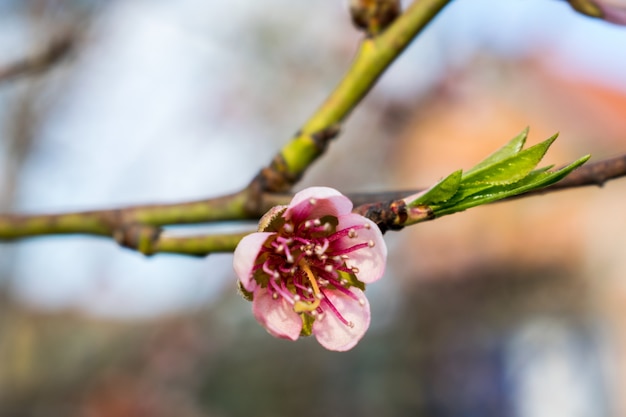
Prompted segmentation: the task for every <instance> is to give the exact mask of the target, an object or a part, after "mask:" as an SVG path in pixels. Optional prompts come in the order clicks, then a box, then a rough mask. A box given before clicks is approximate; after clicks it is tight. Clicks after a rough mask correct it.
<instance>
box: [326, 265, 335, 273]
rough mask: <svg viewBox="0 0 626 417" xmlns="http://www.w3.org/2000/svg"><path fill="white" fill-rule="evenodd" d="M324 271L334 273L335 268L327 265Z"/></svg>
mask: <svg viewBox="0 0 626 417" xmlns="http://www.w3.org/2000/svg"><path fill="white" fill-rule="evenodd" d="M324 271H326V272H333V266H332V265H326V266H325V267H324Z"/></svg>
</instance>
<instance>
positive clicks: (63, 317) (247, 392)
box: [0, 0, 626, 417]
mask: <svg viewBox="0 0 626 417" xmlns="http://www.w3.org/2000/svg"><path fill="white" fill-rule="evenodd" d="M62 33H72V34H73V35H72V36H73V37H74V39H75V40H76V42H77V44H76V45H77V46H76V47H75V49H74V50H73V51H72V53H71V54H70V56H69V57H67V58H66V59H64V60H63V61H62V62H61V63H59V64H58V65H55V66H54V67H53V68H51V69H49V70H48V71H45V72H43V73H41V74H37V75H30V76H25V77H21V78H19V79H15V80H12V81H11V82H5V83H2V84H0V131H1V132H2V133H1V135H0V207H1V208H2V211H4V212H50V211H69V210H80V209H91V208H98V207H114V206H120V205H130V204H137V203H149V202H174V201H182V200H190V199H196V198H202V197H206V196H213V195H219V194H221V193H226V192H231V191H235V190H237V189H239V188H241V187H243V186H245V185H246V184H247V182H248V181H249V180H250V178H251V177H252V176H253V175H254V174H255V173H256V172H257V171H258V169H259V168H260V167H262V166H264V165H265V164H267V163H268V161H269V160H270V158H271V157H272V155H273V154H274V153H275V152H276V151H277V149H278V148H279V147H280V146H281V145H282V144H284V143H285V142H286V141H287V140H288V139H289V137H290V136H291V135H292V134H293V133H294V132H295V131H296V130H297V128H298V127H299V125H300V124H301V123H302V122H303V121H304V120H306V118H307V117H308V116H309V115H310V114H311V113H312V112H313V111H314V110H315V108H316V107H317V106H318V105H319V104H320V103H321V101H322V100H323V99H324V97H325V96H326V95H327V94H328V92H329V91H330V90H331V89H332V87H333V86H334V85H335V84H336V83H337V82H338V80H339V79H340V77H341V76H342V74H343V72H344V71H345V69H346V68H347V67H348V65H349V63H350V60H351V58H352V56H353V55H354V52H355V49H356V46H357V43H358V40H359V37H360V35H359V34H358V33H357V32H356V31H355V30H354V28H353V27H352V26H351V23H350V19H349V16H348V14H347V6H346V2H344V1H340V0H326V1H316V2H313V1H300V2H295V1H290V0H262V1H261V0H233V1H229V2H224V1H216V0H210V1H201V0H183V1H177V2H174V1H165V0H150V1H148V0H124V1H122V0H118V1H104V0H100V1H96V0H92V1H89V0H65V1H62V0H56V1H54V0H47V1H45V0H23V1H17V0H16V1H10V0H0V67H2V66H3V65H6V64H9V63H11V62H14V61H15V60H17V59H20V58H21V57H23V56H25V55H29V54H32V53H34V52H36V51H37V50H39V49H41V48H44V47H45V46H46V45H47V44H49V42H50V41H51V39H54V38H55V37H56V36H59V35H60V34H62ZM624 45H626V29H624V28H620V27H616V26H612V25H610V24H606V23H604V22H602V21H596V20H592V19H589V18H586V17H584V16H580V15H577V14H576V13H574V12H573V11H572V10H571V9H570V8H569V7H568V5H567V4H566V3H565V2H563V1H557V0H523V1H522V0H507V1H498V2H495V1H492V0H472V1H459V2H452V3H451V4H450V5H449V6H448V7H447V8H446V9H445V10H444V12H443V13H442V14H441V15H440V16H438V17H437V19H436V20H435V21H434V22H433V23H432V24H431V25H430V26H429V27H428V29H427V30H426V31H425V32H424V33H423V34H422V35H421V36H420V37H419V38H418V39H417V40H416V41H415V42H414V43H413V44H412V45H411V47H410V48H409V50H408V51H407V52H406V53H405V54H404V55H403V56H402V57H401V58H400V59H399V61H398V62H396V63H395V64H394V65H393V66H392V67H391V68H390V70H389V71H388V72H387V73H386V74H385V75H384V76H383V78H382V79H381V81H380V83H379V84H378V85H377V87H376V88H375V89H374V90H373V91H372V93H371V94H370V95H369V96H368V97H367V99H366V100H365V101H364V102H363V103H362V104H361V106H360V107H359V108H358V109H357V110H356V111H355V112H354V113H353V115H352V116H351V117H350V119H349V120H348V122H347V123H346V124H345V126H344V130H343V134H342V136H341V137H340V138H339V139H338V140H337V141H335V142H334V143H333V144H332V145H331V147H330V148H329V152H328V154H327V155H325V156H324V157H323V158H322V159H321V160H320V161H318V162H317V163H316V164H315V166H314V167H313V168H312V169H311V170H310V172H309V173H307V175H306V177H305V178H304V180H303V181H302V183H301V184H300V185H299V187H300V188H301V187H304V186H308V185H327V186H332V187H335V188H338V189H340V190H342V191H344V192H349V191H381V190H389V189H402V188H417V187H422V186H426V185H429V184H431V183H433V182H434V181H436V180H437V179H439V178H441V177H442V176H444V175H446V174H448V173H450V172H452V171H453V170H456V169H459V168H469V167H471V166H472V165H473V164H474V163H476V162H477V161H479V160H480V159H481V158H482V157H484V156H486V155H487V154H489V153H490V152H492V151H493V150H495V149H497V148H498V147H499V146H500V145H502V144H503V143H505V142H506V141H507V140H508V139H510V138H511V137H513V136H514V135H515V134H517V133H518V132H519V131H520V130H522V129H523V128H524V127H525V126H527V125H529V126H530V127H531V136H530V139H529V142H530V143H536V142H539V141H540V140H543V139H545V138H546V137H548V136H549V135H551V134H553V133H554V132H556V131H560V132H561V137H560V139H559V140H558V141H557V142H556V144H555V145H554V146H553V149H552V150H551V152H550V154H549V155H548V157H547V158H546V162H547V163H555V164H559V165H560V164H563V163H565V162H567V161H570V160H572V159H575V158H577V157H579V156H581V155H583V154H587V153H592V154H593V159H594V160H599V159H603V158H607V157H611V156H615V155H618V154H620V153H623V152H624V151H625V150H626V53H624ZM625 192H626V181H624V180H616V181H613V182H610V183H608V184H607V185H606V186H605V187H604V188H602V189H600V188H586V189H578V190H572V191H566V192H560V193H555V194H550V195H545V196H541V197H533V198H528V199H521V200H516V201H513V202H507V203H500V204H495V205H492V206H489V207H480V208H476V209H472V210H470V211H469V212H466V213H460V214H456V215H454V216H450V217H446V218H443V219H439V220H437V221H434V222H431V223H428V224H422V225H418V226H415V227H411V228H409V229H406V230H403V231H401V232H398V233H389V234H388V235H387V236H386V241H387V242H388V245H389V250H390V259H389V264H388V268H387V272H386V274H385V277H384V279H382V280H381V281H380V282H378V283H376V284H373V285H371V286H369V288H368V294H369V298H370V300H371V305H372V312H373V318H372V326H371V329H370V331H369V332H368V333H367V335H366V336H365V338H364V339H363V340H362V341H361V342H360V344H359V345H358V346H357V347H356V348H355V349H353V350H352V351H350V352H347V353H341V354H340V353H333V352H327V351H324V350H323V349H322V348H321V347H320V346H319V345H317V344H316V342H315V340H309V339H307V340H300V341H298V342H296V343H290V342H286V341H281V340H276V339H274V338H272V337H270V336H269V335H267V334H266V332H265V331H264V329H263V328H261V327H260V326H259V325H258V324H257V323H256V322H255V321H254V319H253V317H252V315H251V314H250V305H249V304H248V303H247V302H246V301H244V300H243V299H241V298H240V297H239V296H238V295H237V294H236V290H235V288H236V286H235V277H234V273H233V271H232V267H231V262H232V257H231V256H230V255H211V256H209V257H207V258H205V259H196V258H186V257H182V256H164V255H158V256H155V257H152V258H145V257H143V256H141V255H139V254H137V253H134V252H131V251H128V250H125V249H122V248H119V247H117V246H116V245H115V244H114V243H112V242H111V241H108V240H105V239H97V238H87V237H79V236H69V237H50V238H39V239H33V240H28V241H20V242H12V243H0V415H1V416H7V417H35V416H46V417H53V416H84V417H126V416H128V417H130V416H133V417H135V416H148V417H152V416H154V417H160V416H174V415H175V416H179V417H195V416H281V415H285V416H289V415H299V416H313V415H324V416H343V415H359V416H381V415H384V416H388V415H389V416H393V415H397V416H404V415H419V416H422V415H423V416H431V417H456V416H482V417H489V416H518V417H543V416H546V417H553V416H561V417H569V416H572V417H593V416H623V415H626V400H625V399H626V395H624V394H625V393H624V392H623V391H624V386H626V324H625V321H624V318H623V317H624V313H626V308H625V307H624V306H625V305H626V276H625V274H626V256H625V254H624V251H625V250H626V249H625V247H626V238H625V237H624V236H626V219H625V215H624V212H625V209H626V200H625V199H624V197H623V196H624V193H625ZM231 226H232V225H225V226H224V227H231ZM202 230H211V228H203V229H202ZM190 231H193V232H196V231H198V229H197V228H193V229H191V228H188V229H183V230H182V232H190Z"/></svg>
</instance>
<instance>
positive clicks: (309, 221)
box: [304, 220, 313, 229]
mask: <svg viewBox="0 0 626 417" xmlns="http://www.w3.org/2000/svg"><path fill="white" fill-rule="evenodd" d="M312 224H313V222H312V221H311V220H307V221H305V222H304V228H305V229H308V228H310V227H311V225H312Z"/></svg>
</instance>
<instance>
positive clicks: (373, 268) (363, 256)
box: [335, 213, 387, 284]
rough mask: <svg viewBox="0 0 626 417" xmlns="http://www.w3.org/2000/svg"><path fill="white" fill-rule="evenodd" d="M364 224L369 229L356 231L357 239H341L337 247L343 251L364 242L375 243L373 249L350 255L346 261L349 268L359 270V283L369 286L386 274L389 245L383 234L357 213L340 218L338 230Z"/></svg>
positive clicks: (373, 224)
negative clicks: (386, 243)
mask: <svg viewBox="0 0 626 417" xmlns="http://www.w3.org/2000/svg"><path fill="white" fill-rule="evenodd" d="M364 224H368V225H369V229H368V228H361V229H358V230H357V231H356V232H357V237H355V238H348V237H346V238H343V239H339V240H338V241H337V242H336V244H335V247H336V248H338V249H343V248H348V247H350V246H354V245H356V244H358V243H363V242H369V241H372V242H373V243H374V246H373V247H371V248H363V249H359V250H357V251H354V252H351V253H349V254H348V256H349V259H347V260H346V265H347V266H348V267H357V268H358V269H359V272H358V273H357V274H356V276H357V278H358V279H359V281H361V282H363V283H365V284H369V283H370V282H374V281H376V280H378V279H379V278H380V277H382V276H383V273H384V272H385V264H386V262H387V245H385V240H384V239H383V234H382V233H381V231H380V229H379V228H378V226H376V224H375V223H374V222H373V221H371V220H370V219H368V218H366V217H363V216H361V215H359V214H355V213H352V214H348V215H347V216H342V217H340V218H339V224H338V225H337V229H338V230H342V229H348V228H350V227H354V226H362V225H364Z"/></svg>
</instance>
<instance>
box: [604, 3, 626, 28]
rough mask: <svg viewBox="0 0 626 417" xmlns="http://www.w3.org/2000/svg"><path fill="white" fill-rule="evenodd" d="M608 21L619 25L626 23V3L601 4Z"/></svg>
mask: <svg viewBox="0 0 626 417" xmlns="http://www.w3.org/2000/svg"><path fill="white" fill-rule="evenodd" d="M599 6H600V8H601V9H602V13H603V14H604V19H605V20H606V21H607V22H611V23H615V24H617V25H626V4H623V5H621V6H612V5H602V4H599Z"/></svg>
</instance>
